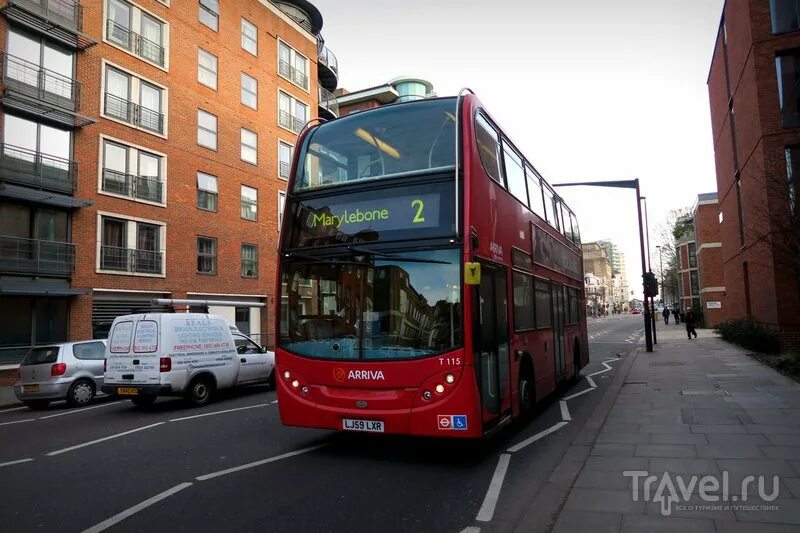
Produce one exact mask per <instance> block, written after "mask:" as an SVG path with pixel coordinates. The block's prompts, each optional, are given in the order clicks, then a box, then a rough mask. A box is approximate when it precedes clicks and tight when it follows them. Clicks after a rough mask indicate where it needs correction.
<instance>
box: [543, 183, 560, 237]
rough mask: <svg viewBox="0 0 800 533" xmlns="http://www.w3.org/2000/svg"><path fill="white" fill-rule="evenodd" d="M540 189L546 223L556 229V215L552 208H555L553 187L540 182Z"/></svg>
mask: <svg viewBox="0 0 800 533" xmlns="http://www.w3.org/2000/svg"><path fill="white" fill-rule="evenodd" d="M542 189H543V190H544V214H545V217H546V218H547V223H548V224H550V225H551V226H553V227H554V228H556V229H558V222H556V216H555V212H554V210H553V209H554V208H555V199H554V198H553V189H551V188H550V186H549V185H547V184H546V183H542Z"/></svg>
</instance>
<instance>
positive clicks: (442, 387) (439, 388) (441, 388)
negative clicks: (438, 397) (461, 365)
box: [436, 383, 444, 394]
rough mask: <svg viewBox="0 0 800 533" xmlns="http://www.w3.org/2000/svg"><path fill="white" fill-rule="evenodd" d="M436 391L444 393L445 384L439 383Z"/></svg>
mask: <svg viewBox="0 0 800 533" xmlns="http://www.w3.org/2000/svg"><path fill="white" fill-rule="evenodd" d="M436 392H437V393H439V394H441V393H443V392H444V385H442V384H441V383H437V384H436Z"/></svg>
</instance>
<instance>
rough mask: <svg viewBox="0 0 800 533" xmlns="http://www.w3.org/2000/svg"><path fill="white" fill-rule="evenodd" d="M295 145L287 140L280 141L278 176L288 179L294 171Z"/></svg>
mask: <svg viewBox="0 0 800 533" xmlns="http://www.w3.org/2000/svg"><path fill="white" fill-rule="evenodd" d="M292 150H293V146H292V145H291V144H289V143H287V142H283V141H278V177H279V178H281V179H285V180H288V179H289V173H290V172H291V171H292Z"/></svg>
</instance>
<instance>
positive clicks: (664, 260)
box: [655, 207, 694, 303]
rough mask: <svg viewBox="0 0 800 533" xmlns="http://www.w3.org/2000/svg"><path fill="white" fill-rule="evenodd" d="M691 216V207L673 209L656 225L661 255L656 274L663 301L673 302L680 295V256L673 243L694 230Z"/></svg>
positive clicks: (657, 241)
mask: <svg viewBox="0 0 800 533" xmlns="http://www.w3.org/2000/svg"><path fill="white" fill-rule="evenodd" d="M691 216H692V209H691V207H682V208H680V209H673V210H672V211H670V212H669V213H668V214H667V217H666V218H665V219H664V220H662V221H661V222H660V223H659V224H658V225H657V226H656V235H655V237H656V243H657V244H658V246H660V247H661V257H660V258H658V260H659V263H658V265H659V269H660V270H661V271H660V272H658V275H659V281H660V282H661V299H662V301H664V302H668V301H669V302H672V303H675V302H677V301H678V297H679V296H680V289H679V281H678V280H679V277H678V271H679V270H680V269H679V265H680V258H679V257H678V249H677V247H676V245H675V243H676V241H677V240H678V239H680V238H681V237H683V236H684V235H686V234H687V233H689V232H692V231H694V226H693V225H692V223H691ZM662 267H663V268H662Z"/></svg>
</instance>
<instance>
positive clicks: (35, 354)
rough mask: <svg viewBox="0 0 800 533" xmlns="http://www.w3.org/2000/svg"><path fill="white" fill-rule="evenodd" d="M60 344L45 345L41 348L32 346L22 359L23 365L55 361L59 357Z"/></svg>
mask: <svg viewBox="0 0 800 533" xmlns="http://www.w3.org/2000/svg"><path fill="white" fill-rule="evenodd" d="M59 349H60V348H59V347H58V346H43V347H41V348H31V351H30V352H28V355H27V356H26V357H25V360H24V361H22V364H23V365H44V364H48V363H55V362H56V360H57V359H58V351H59Z"/></svg>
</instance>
